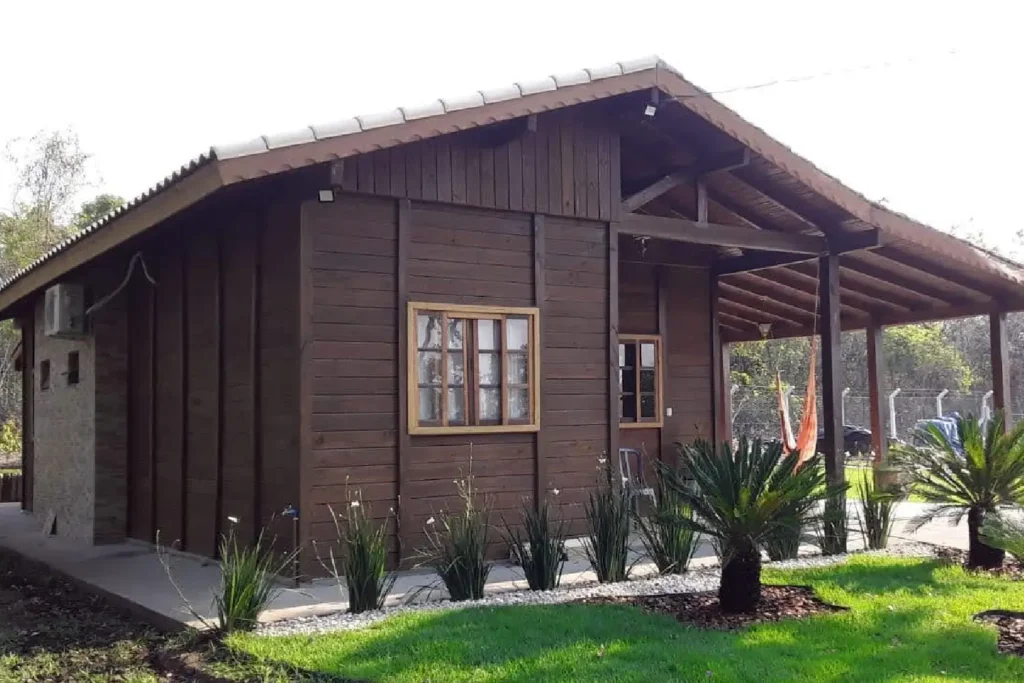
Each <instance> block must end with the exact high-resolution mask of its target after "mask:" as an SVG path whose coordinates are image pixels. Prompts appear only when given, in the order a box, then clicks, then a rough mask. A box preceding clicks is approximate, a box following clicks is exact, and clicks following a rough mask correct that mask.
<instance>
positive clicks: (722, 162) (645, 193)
mask: <svg viewBox="0 0 1024 683" xmlns="http://www.w3.org/2000/svg"><path fill="white" fill-rule="evenodd" d="M749 163H750V152H749V151H748V150H747V149H746V148H744V149H739V150H730V151H728V152H723V153H721V154H716V155H713V156H708V157H706V158H703V159H698V160H697V161H696V162H695V163H694V164H692V165H690V166H687V167H685V168H679V169H676V170H675V171H673V172H671V173H669V174H667V175H663V176H661V177H660V178H658V179H657V180H654V181H652V182H651V183H650V184H648V185H647V186H646V187H644V188H643V189H641V190H638V191H636V192H634V193H633V194H631V195H629V196H628V197H626V198H625V199H623V200H622V212H623V213H631V212H633V211H636V210H637V209H639V208H641V207H643V206H645V205H647V204H650V203H651V202H652V201H654V200H655V199H657V198H658V197H660V196H661V195H663V194H665V193H666V192H668V191H669V190H672V189H675V188H676V187H679V186H680V185H684V184H686V183H690V182H693V181H694V180H696V179H697V178H699V177H701V176H704V175H708V174H710V173H717V172H720V171H730V170H733V169H736V168H741V167H743V166H746V165H747V164H749Z"/></svg>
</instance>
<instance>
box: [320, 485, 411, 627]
mask: <svg viewBox="0 0 1024 683" xmlns="http://www.w3.org/2000/svg"><path fill="white" fill-rule="evenodd" d="M327 509H328V510H329V511H330V513H331V519H332V520H333V522H334V531H335V534H336V538H337V545H338V547H339V548H340V549H341V553H342V557H341V567H340V568H339V567H338V558H336V557H335V554H334V549H333V548H330V549H329V550H328V558H327V559H326V560H325V559H324V558H323V557H321V556H320V553H319V550H317V557H318V558H319V559H320V564H321V565H322V566H323V567H324V569H326V570H327V572H328V573H329V574H330V575H331V576H332V577H334V580H335V581H337V583H338V586H339V588H340V587H341V586H342V585H343V584H344V586H345V590H346V592H347V593H348V611H349V612H352V613H353V614H358V613H360V612H366V611H367V610H372V609H380V608H381V607H383V606H384V601H385V600H387V598H388V594H389V593H390V592H391V589H392V588H393V587H394V585H395V580H396V579H397V578H398V577H397V575H396V574H395V573H394V572H389V571H388V569H387V561H388V528H387V525H388V521H389V520H390V515H388V519H387V520H385V521H384V522H383V523H378V522H375V521H374V520H373V519H372V518H371V517H370V514H369V507H368V506H366V505H365V504H363V503H362V501H361V500H360V498H359V496H356V497H354V498H352V500H350V501H349V504H348V506H347V507H346V509H345V514H344V515H339V514H338V513H336V512H335V511H334V508H332V507H330V506H328V508H327ZM314 548H316V544H315V543H314Z"/></svg>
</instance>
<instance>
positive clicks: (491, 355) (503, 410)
mask: <svg viewBox="0 0 1024 683" xmlns="http://www.w3.org/2000/svg"><path fill="white" fill-rule="evenodd" d="M537 325H538V322H537V309H535V308H507V307H501V308H491V307H486V306H453V305H448V306H445V305H440V304H420V303H411V304H409V328H408V329H409V377H408V382H409V433H411V434H432V433H452V432H456V433H471V432H517V431H518V432H522V431H536V430H537V429H538V428H539V424H540V419H539V417H540V409H539V407H538V402H539V396H538V384H539V378H540V371H539V367H538V360H537V339H538V338H539V335H538V332H539V330H538V327H537Z"/></svg>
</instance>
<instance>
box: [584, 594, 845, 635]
mask: <svg viewBox="0 0 1024 683" xmlns="http://www.w3.org/2000/svg"><path fill="white" fill-rule="evenodd" d="M581 602H583V603H584V604H589V605H611V604H615V605H632V606H634V607H640V608H642V609H645V610H647V611H649V612H655V613H657V614H667V615H669V616H672V617H675V619H676V620H677V621H678V622H679V623H681V624H686V625H688V626H694V627H696V628H703V629H710V630H735V629H741V628H745V627H747V626H752V625H753V624H760V623H763V622H770V621H781V620H783V619H804V618H807V617H809V616H812V615H815V614H831V613H834V612H845V611H846V610H847V608H846V607H839V606H838V605H830V604H828V603H827V602H823V601H822V600H820V599H819V598H818V597H817V596H816V595H815V594H814V591H813V590H811V589H810V588H809V587H807V586H764V587H762V589H761V602H760V603H759V604H758V606H757V611H755V612H752V613H750V614H726V613H724V612H722V610H721V609H720V608H719V605H718V595H717V593H715V592H707V593H669V594H666V595H641V596H628V597H600V598H589V599H587V600H583V601H581Z"/></svg>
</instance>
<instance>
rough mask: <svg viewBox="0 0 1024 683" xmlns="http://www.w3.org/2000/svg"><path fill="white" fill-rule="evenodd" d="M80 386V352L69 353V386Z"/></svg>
mask: <svg viewBox="0 0 1024 683" xmlns="http://www.w3.org/2000/svg"><path fill="white" fill-rule="evenodd" d="M75 384H78V351H70V352H68V386H69V387H70V386H74V385H75Z"/></svg>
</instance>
